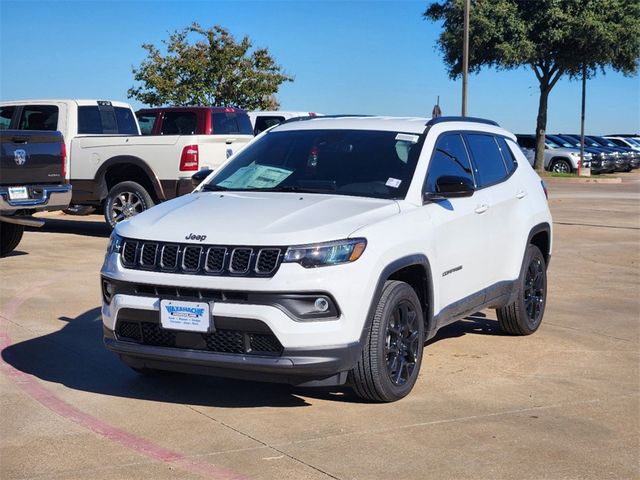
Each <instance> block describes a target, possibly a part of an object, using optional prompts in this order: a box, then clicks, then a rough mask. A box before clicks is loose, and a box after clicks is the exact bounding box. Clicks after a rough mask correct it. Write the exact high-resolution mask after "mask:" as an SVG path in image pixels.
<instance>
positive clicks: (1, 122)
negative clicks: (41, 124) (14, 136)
mask: <svg viewBox="0 0 640 480" xmlns="http://www.w3.org/2000/svg"><path fill="white" fill-rule="evenodd" d="M15 111H16V107H0V130H7V129H8V128H9V126H10V125H11V118H12V117H13V113H14V112H15Z"/></svg>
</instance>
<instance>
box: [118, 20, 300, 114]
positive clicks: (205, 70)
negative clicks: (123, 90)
mask: <svg viewBox="0 0 640 480" xmlns="http://www.w3.org/2000/svg"><path fill="white" fill-rule="evenodd" d="M192 39H195V41H192ZM162 43H163V44H164V46H165V50H166V54H163V53H162V52H161V51H160V50H159V49H158V48H157V47H155V46H154V45H152V44H149V43H145V44H143V45H142V48H144V49H145V50H146V51H147V58H146V60H144V61H143V62H142V63H141V64H140V66H139V67H138V68H135V67H133V74H134V79H135V80H136V81H137V82H140V83H139V84H138V85H137V86H133V87H131V88H130V89H129V91H128V96H129V98H135V99H137V100H140V101H141V102H143V103H145V104H147V105H151V106H159V105H167V104H171V105H219V106H225V105H230V106H231V105H232V106H237V107H241V108H246V109H251V110H258V109H274V108H277V107H278V101H277V100H276V97H275V93H276V92H277V91H278V87H279V86H280V85H281V84H282V83H284V82H291V81H293V77H291V76H289V75H287V74H285V73H284V72H283V70H282V67H281V66H280V65H278V64H277V63H276V61H275V60H274V58H273V57H272V56H271V55H270V54H269V51H268V50H267V49H266V48H256V49H252V43H251V41H250V40H249V38H248V37H246V36H245V37H244V38H242V40H241V41H239V42H238V41H236V39H235V38H234V37H233V36H232V35H231V34H230V33H229V31H227V30H226V29H224V28H223V27H220V26H217V25H216V26H214V27H213V28H210V29H208V30H205V29H203V28H202V27H201V26H200V25H198V24H197V23H195V22H194V23H192V24H191V25H190V26H189V27H186V28H184V29H182V30H176V31H175V32H173V33H171V34H170V35H169V38H168V40H163V41H162Z"/></svg>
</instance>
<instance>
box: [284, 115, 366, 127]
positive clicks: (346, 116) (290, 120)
mask: <svg viewBox="0 0 640 480" xmlns="http://www.w3.org/2000/svg"><path fill="white" fill-rule="evenodd" d="M349 117H373V115H357V114H353V113H346V114H344V115H309V116H305V117H293V118H287V119H286V120H285V121H284V122H280V123H279V124H278V125H282V124H284V123H291V122H301V121H304V120H315V119H318V118H349Z"/></svg>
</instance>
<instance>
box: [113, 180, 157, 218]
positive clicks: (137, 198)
mask: <svg viewBox="0 0 640 480" xmlns="http://www.w3.org/2000/svg"><path fill="white" fill-rule="evenodd" d="M153 205H154V202H153V200H152V199H151V195H149V192H147V191H146V190H145V188H144V187H143V186H142V185H140V184H139V183H136V182H129V181H127V182H120V183H118V184H116V185H115V186H114V187H113V188H112V189H111V190H109V193H108V194H107V198H106V200H105V202H104V219H105V220H106V222H107V223H108V224H109V226H110V227H111V228H113V227H115V226H116V224H118V223H120V222H121V221H123V220H126V219H128V218H131V217H133V216H135V215H137V214H139V213H142V212H144V211H145V210H148V209H150V208H151V207H153Z"/></svg>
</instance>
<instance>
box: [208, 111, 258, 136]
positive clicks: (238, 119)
mask: <svg viewBox="0 0 640 480" xmlns="http://www.w3.org/2000/svg"><path fill="white" fill-rule="evenodd" d="M211 120H212V123H213V132H212V133H213V134H214V135H227V134H230V133H239V134H241V135H253V128H252V127H251V120H249V115H247V114H246V113H238V112H213V113H212V114H211Z"/></svg>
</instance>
